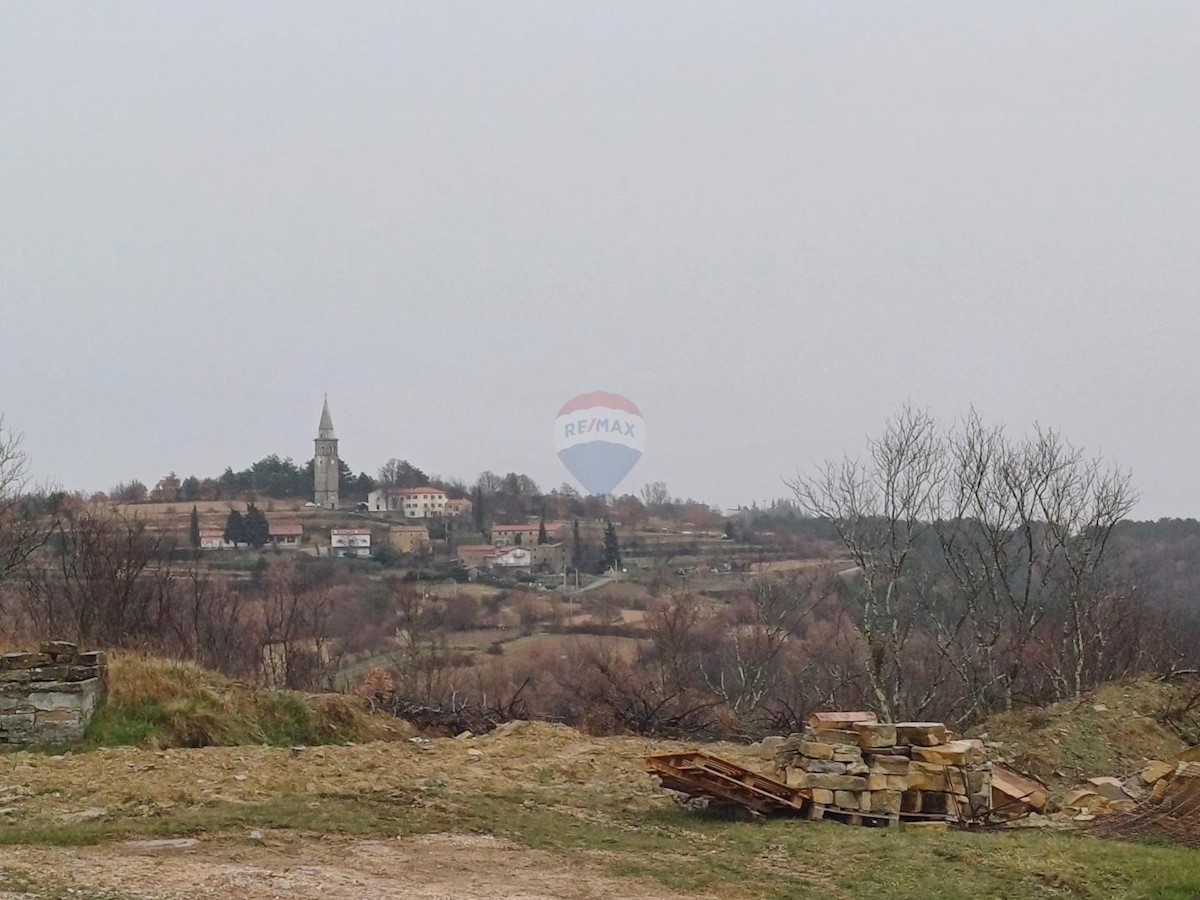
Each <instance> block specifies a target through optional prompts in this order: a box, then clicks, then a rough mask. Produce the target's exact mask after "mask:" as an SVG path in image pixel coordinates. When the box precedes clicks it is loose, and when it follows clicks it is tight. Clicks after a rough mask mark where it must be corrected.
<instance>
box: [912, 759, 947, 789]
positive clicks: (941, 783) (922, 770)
mask: <svg viewBox="0 0 1200 900" xmlns="http://www.w3.org/2000/svg"><path fill="white" fill-rule="evenodd" d="M905 777H906V778H907V779H908V783H909V785H911V786H912V787H915V788H919V789H920V790H922V791H948V790H950V789H951V784H950V780H949V778H948V777H947V775H946V771H945V770H944V769H943V768H942V767H941V766H935V765H933V764H931V763H920V762H914V763H913V764H912V765H911V766H910V767H909V771H908V775H906V776H905Z"/></svg>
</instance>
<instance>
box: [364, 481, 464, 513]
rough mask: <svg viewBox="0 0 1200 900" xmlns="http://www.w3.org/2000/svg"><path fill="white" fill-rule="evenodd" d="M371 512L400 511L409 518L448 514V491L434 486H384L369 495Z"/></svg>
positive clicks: (368, 501) (368, 502)
mask: <svg viewBox="0 0 1200 900" xmlns="http://www.w3.org/2000/svg"><path fill="white" fill-rule="evenodd" d="M367 509H369V510H370V511H371V512H399V513H403V514H404V516H405V518H408V519H428V518H430V517H432V516H444V515H445V514H446V492H445V491H443V490H441V489H439V488H434V487H414V488H384V489H381V490H378V491H371V493H369V494H368V495H367Z"/></svg>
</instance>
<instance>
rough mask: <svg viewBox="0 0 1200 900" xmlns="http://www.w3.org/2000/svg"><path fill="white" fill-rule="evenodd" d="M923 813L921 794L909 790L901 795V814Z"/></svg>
mask: <svg viewBox="0 0 1200 900" xmlns="http://www.w3.org/2000/svg"><path fill="white" fill-rule="evenodd" d="M920 811H921V792H920V791H917V790H907V791H903V792H902V793H901V794H900V812H906V813H919V812H920Z"/></svg>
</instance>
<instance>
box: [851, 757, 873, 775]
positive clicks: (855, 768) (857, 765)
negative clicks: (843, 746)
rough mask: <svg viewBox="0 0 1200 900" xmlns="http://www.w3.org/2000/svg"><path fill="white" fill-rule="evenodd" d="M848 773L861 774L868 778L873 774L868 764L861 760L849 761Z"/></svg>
mask: <svg viewBox="0 0 1200 900" xmlns="http://www.w3.org/2000/svg"><path fill="white" fill-rule="evenodd" d="M846 774H847V775H861V776H862V777H863V778H866V777H867V776H868V775H870V774H871V770H870V769H868V768H867V764H866V763H865V762H862V761H861V760H860V761H859V762H853V763H847V764H846Z"/></svg>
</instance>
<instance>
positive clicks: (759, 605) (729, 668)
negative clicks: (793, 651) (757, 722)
mask: <svg viewBox="0 0 1200 900" xmlns="http://www.w3.org/2000/svg"><path fill="white" fill-rule="evenodd" d="M827 577H828V573H827V572H824V571H821V570H817V571H809V572H806V573H802V574H793V575H791V576H789V577H787V578H762V579H759V580H757V581H755V582H754V583H753V584H752V585H751V587H750V595H749V601H750V607H749V608H750V618H749V621H747V622H742V623H738V624H735V625H734V626H733V627H732V628H729V629H728V630H727V632H726V635H725V640H724V641H722V642H721V645H720V649H719V651H718V653H717V654H716V659H715V660H709V661H705V662H704V663H703V664H702V667H701V668H702V672H703V675H704V681H705V684H706V685H707V686H708V688H709V690H711V691H712V692H713V693H714V694H716V695H717V696H719V697H720V698H721V699H722V700H724V701H725V703H726V704H727V705H728V707H729V710H730V712H731V713H732V714H733V715H734V717H735V719H737V720H743V721H744V720H746V719H748V718H749V717H750V716H751V715H752V714H753V713H755V712H756V711H758V710H759V709H760V708H761V707H762V705H763V704H764V702H765V701H766V700H767V699H768V698H769V697H770V696H771V694H772V693H773V691H774V690H775V688H776V686H777V683H778V681H779V678H780V676H781V675H782V674H783V673H782V672H781V664H782V662H783V654H784V649H785V647H786V646H787V644H788V642H789V641H791V640H792V639H793V637H794V636H795V635H796V634H797V632H798V631H799V630H800V628H801V626H802V624H803V622H804V620H805V619H806V618H807V617H808V615H809V614H810V613H811V612H812V611H813V610H814V609H816V607H817V606H818V605H819V604H820V603H821V602H822V601H823V600H824V599H825V598H826V597H827V596H828V581H827Z"/></svg>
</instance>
